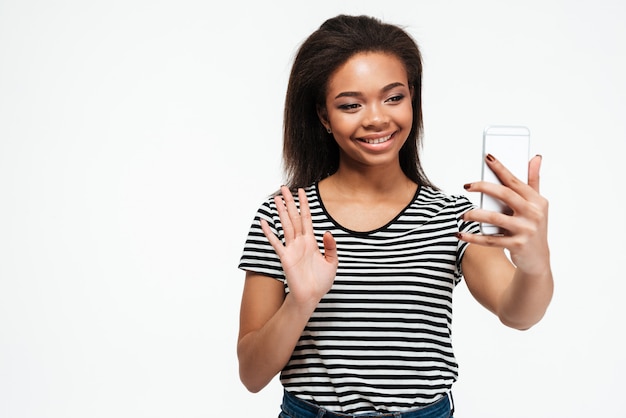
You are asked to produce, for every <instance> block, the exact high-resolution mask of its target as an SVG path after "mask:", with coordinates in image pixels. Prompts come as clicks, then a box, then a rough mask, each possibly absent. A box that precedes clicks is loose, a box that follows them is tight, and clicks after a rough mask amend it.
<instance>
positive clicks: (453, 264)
mask: <svg viewBox="0 0 626 418" xmlns="http://www.w3.org/2000/svg"><path fill="white" fill-rule="evenodd" d="M306 194H307V198H308V200H309V206H310V209H311V215H312V219H313V228H314V230H315V236H316V238H317V242H318V245H319V247H320V250H323V244H322V236H323V234H324V232H325V231H330V232H331V233H332V234H333V236H334V237H335V240H336V242H337V252H338V257H339V267H338V269H337V276H336V278H335V281H334V284H333V286H332V288H331V290H330V291H329V292H328V293H327V294H326V296H324V298H322V300H321V301H320V303H319V305H318V307H317V309H316V310H315V312H314V313H313V315H312V316H311V318H310V320H309V322H308V324H307V326H306V328H305V329H304V332H303V333H302V336H301V337H300V340H299V341H298V344H297V346H296V347H295V349H294V352H293V354H292V356H291V359H290V360H289V362H288V363H287V365H286V366H285V368H284V369H283V370H282V372H281V376H280V380H281V383H282V385H283V386H284V387H285V389H286V390H288V391H289V392H290V393H292V394H294V395H296V396H298V397H299V398H301V399H304V400H308V401H311V402H313V403H315V404H318V405H320V406H322V407H325V408H327V409H329V410H332V411H335V412H342V413H351V414H356V413H365V412H385V411H401V410H404V409H410V408H415V407H419V406H424V405H427V404H430V403H432V402H434V401H436V400H438V399H439V398H441V397H442V396H444V395H445V394H446V392H448V391H449V390H450V388H451V386H452V384H453V382H454V381H455V380H456V378H457V363H456V360H455V357H454V354H453V351H452V343H451V324H452V290H453V288H454V286H455V285H456V284H457V283H458V281H459V280H460V279H461V274H462V273H461V259H462V257H463V253H464V251H465V248H466V247H467V243H465V242H463V241H459V240H458V239H457V238H456V237H455V233H456V232H459V231H461V232H477V231H478V225H477V224H476V223H474V222H464V221H463V220H462V219H461V215H462V214H463V213H464V212H466V211H468V210H469V209H471V208H472V207H473V205H472V203H470V201H469V200H468V199H467V198H465V197H463V196H448V195H445V194H443V193H441V192H439V191H436V190H433V189H431V188H428V187H419V188H418V190H417V192H416V194H415V197H414V198H413V200H412V201H411V203H410V204H409V205H408V206H407V207H406V208H404V210H402V211H401V212H400V213H399V214H398V216H397V217H396V218H395V219H393V220H392V221H391V222H389V223H388V224H387V225H385V226H383V227H381V228H379V229H376V230H374V231H370V232H355V231H351V230H348V229H346V228H344V227H342V226H341V225H339V224H338V223H337V222H335V221H334V220H333V219H332V218H331V217H330V216H329V214H328V213H327V212H326V210H325V208H324V205H323V202H322V201H321V199H320V197H319V193H318V189H317V185H312V186H310V187H308V188H306ZM294 199H295V200H296V203H298V197H297V195H295V196H294ZM260 218H263V219H265V220H267V222H268V223H269V225H270V227H271V229H272V230H273V232H274V233H275V234H276V235H277V236H278V237H279V238H280V239H284V237H283V231H282V228H281V224H280V221H279V217H278V212H277V211H276V207H275V205H274V202H273V198H268V199H267V200H266V201H265V202H264V203H263V204H262V205H261V207H260V208H259V210H258V212H257V214H256V216H255V218H254V221H253V223H252V226H251V228H250V232H249V235H248V237H247V240H246V243H245V246H244V250H243V255H242V256H241V259H240V263H239V268H241V269H242V270H249V271H253V272H256V273H260V274H264V275H267V276H270V277H273V278H276V279H277V280H281V281H283V282H285V276H284V272H283V270H282V268H281V264H280V260H279V258H278V256H277V255H276V253H275V251H274V249H273V248H272V246H271V245H270V244H269V241H268V240H267V239H266V238H265V236H264V235H263V231H262V230H261V226H260V222H259V219H260ZM283 242H284V240H283ZM285 292H289V289H288V286H287V284H285Z"/></svg>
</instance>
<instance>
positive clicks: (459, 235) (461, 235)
mask: <svg viewBox="0 0 626 418" xmlns="http://www.w3.org/2000/svg"><path fill="white" fill-rule="evenodd" d="M454 236H455V237H457V238H458V239H461V238H463V234H461V233H460V232H457V233H456V234H454Z"/></svg>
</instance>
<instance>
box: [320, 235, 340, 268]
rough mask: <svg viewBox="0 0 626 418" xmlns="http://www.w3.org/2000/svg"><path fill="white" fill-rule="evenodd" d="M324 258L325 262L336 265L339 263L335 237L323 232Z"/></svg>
mask: <svg viewBox="0 0 626 418" xmlns="http://www.w3.org/2000/svg"><path fill="white" fill-rule="evenodd" d="M323 242H324V258H325V259H326V261H328V262H330V263H333V264H335V265H337V264H338V263H339V257H338V256H337V243H336V242H335V237H333V235H332V234H331V233H330V232H329V231H326V232H324V237H323Z"/></svg>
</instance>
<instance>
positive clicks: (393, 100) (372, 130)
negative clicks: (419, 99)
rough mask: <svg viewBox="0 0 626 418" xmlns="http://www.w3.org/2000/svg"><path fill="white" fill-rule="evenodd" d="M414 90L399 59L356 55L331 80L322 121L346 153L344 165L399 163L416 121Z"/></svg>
mask: <svg viewBox="0 0 626 418" xmlns="http://www.w3.org/2000/svg"><path fill="white" fill-rule="evenodd" d="M411 94H412V90H411V87H410V86H409V83H408V78H407V73H406V70H405V68H404V65H403V64H402V62H401V61H400V60H399V59H398V58H397V57H395V56H394V55H389V54H385V53H381V52H364V53H358V54H356V55H354V56H352V57H351V58H350V59H349V60H348V61H347V62H346V63H345V64H343V65H342V66H341V67H339V69H338V70H337V71H336V72H335V73H334V74H333V75H332V76H331V78H330V80H329V83H328V92H327V95H326V108H325V109H322V110H320V112H319V114H320V119H321V121H322V123H323V124H324V126H325V127H326V128H327V129H328V128H330V129H331V130H332V134H333V136H334V138H335V141H337V144H338V145H339V148H340V150H341V153H340V158H341V163H342V164H345V163H355V164H356V165H357V166H368V167H369V166H379V165H388V164H398V161H399V160H398V153H399V152H400V148H402V145H403V144H404V142H405V141H406V139H407V137H408V135H409V132H410V131H411V126H412V123H413V106H412V104H411Z"/></svg>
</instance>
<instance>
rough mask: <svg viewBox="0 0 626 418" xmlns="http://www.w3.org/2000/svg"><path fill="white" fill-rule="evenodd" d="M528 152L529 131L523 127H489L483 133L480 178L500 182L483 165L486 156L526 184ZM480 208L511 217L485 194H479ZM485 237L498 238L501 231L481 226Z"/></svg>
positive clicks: (507, 209)
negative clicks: (491, 156) (493, 159)
mask: <svg viewBox="0 0 626 418" xmlns="http://www.w3.org/2000/svg"><path fill="white" fill-rule="evenodd" d="M529 151H530V130H529V129H528V128H527V127H525V126H488V127H487V128H485V130H484V132H483V159H482V161H483V166H482V179H483V181H489V182H492V183H501V182H500V180H499V179H498V177H497V176H496V175H495V174H494V173H493V171H491V169H490V168H489V167H488V166H487V164H486V163H485V156H486V155H487V154H491V155H493V156H494V157H495V158H496V159H498V160H499V161H500V162H501V163H502V164H504V166H505V167H506V168H508V169H509V171H511V172H512V173H513V175H514V176H515V177H517V178H518V179H520V180H521V181H523V182H524V183H528V160H529ZM480 207H481V208H482V209H486V210H491V211H495V212H500V213H505V214H507V215H510V214H511V213H512V211H511V209H510V208H509V207H508V206H507V205H506V204H505V203H504V202H502V201H500V200H498V199H496V198H494V197H491V196H489V195H487V194H485V193H482V194H481V198H480ZM481 232H482V233H483V234H485V235H501V234H503V233H504V231H503V230H502V229H501V228H500V227H498V226H495V225H491V224H485V223H483V224H481Z"/></svg>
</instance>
